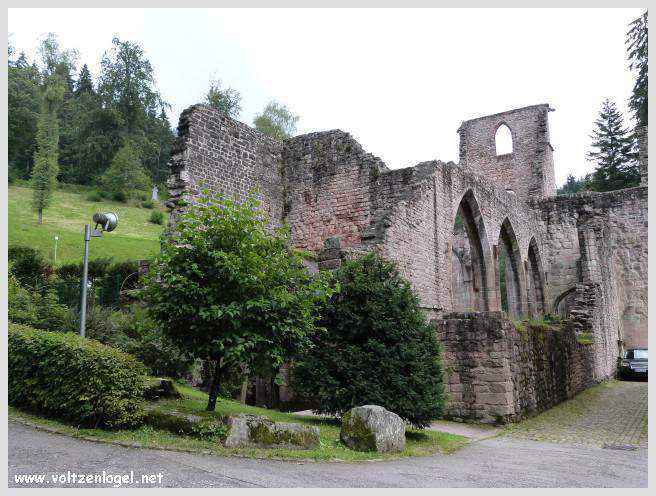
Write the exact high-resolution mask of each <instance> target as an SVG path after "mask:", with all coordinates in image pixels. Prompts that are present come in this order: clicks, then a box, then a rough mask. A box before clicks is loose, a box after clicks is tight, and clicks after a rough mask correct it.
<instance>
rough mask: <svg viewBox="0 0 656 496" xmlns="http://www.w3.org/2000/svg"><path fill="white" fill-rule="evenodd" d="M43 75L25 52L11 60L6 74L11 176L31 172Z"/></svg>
mask: <svg viewBox="0 0 656 496" xmlns="http://www.w3.org/2000/svg"><path fill="white" fill-rule="evenodd" d="M40 86H41V75H40V73H39V70H38V68H37V67H36V66H34V65H30V64H29V63H28V61H27V57H26V56H25V53H23V52H21V53H20V55H19V57H18V59H17V60H16V61H13V60H10V61H9V67H8V78H7V104H8V133H7V134H8V136H7V144H8V165H9V177H10V178H12V177H20V178H23V179H26V178H28V177H29V176H30V173H31V171H32V166H33V163H34V162H33V161H34V151H35V148H36V128H37V120H38V115H39V109H40V106H41V98H40Z"/></svg>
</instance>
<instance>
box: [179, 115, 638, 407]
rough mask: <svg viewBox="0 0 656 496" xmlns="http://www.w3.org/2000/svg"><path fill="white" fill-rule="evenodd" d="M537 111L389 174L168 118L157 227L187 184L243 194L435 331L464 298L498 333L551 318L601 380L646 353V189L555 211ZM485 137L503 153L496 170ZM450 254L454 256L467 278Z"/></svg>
mask: <svg viewBox="0 0 656 496" xmlns="http://www.w3.org/2000/svg"><path fill="white" fill-rule="evenodd" d="M550 110H551V109H549V107H548V106H547V105H536V106H532V107H525V108H523V109H516V110H511V111H509V112H503V113H500V114H495V115H492V116H486V117H481V118H477V119H472V120H470V121H465V122H463V124H462V125H461V127H460V129H459V133H460V163H459V164H455V163H452V162H449V163H444V162H441V161H430V162H424V163H421V164H418V165H416V166H415V167H408V168H404V169H394V170H390V169H389V168H388V167H387V166H386V165H385V164H384V163H383V162H382V161H381V160H380V159H378V158H377V157H375V156H373V155H371V154H369V153H367V152H365V151H364V150H363V149H362V147H361V146H360V145H359V144H358V143H357V142H356V141H355V140H354V139H353V138H352V137H351V136H350V135H349V134H348V133H345V132H343V131H339V130H334V131H327V132H318V133H311V134H307V135H302V136H297V137H294V138H291V139H289V140H285V141H284V142H277V141H275V140H273V139H271V138H269V137H266V136H264V135H262V134H260V133H258V132H257V131H255V130H253V129H251V128H249V127H248V126H246V125H244V124H242V123H239V122H235V121H233V120H232V119H230V118H228V117H227V116H225V115H223V114H221V113H220V112H218V111H216V110H212V109H210V108H208V107H205V106H194V107H191V108H189V109H188V110H186V111H185V112H184V113H183V115H182V116H181V119H180V126H179V138H178V140H177V142H176V145H175V148H174V154H173V157H172V170H173V175H172V177H171V180H170V182H169V185H170V190H171V200H170V202H169V206H170V208H171V209H172V222H175V218H176V215H177V214H178V213H179V212H180V210H181V206H180V203H179V200H180V199H183V198H185V199H191V200H193V198H194V197H195V196H196V195H198V194H199V188H200V185H201V184H205V185H206V186H207V187H209V188H210V190H211V192H212V193H213V194H224V195H230V196H233V197H235V198H237V199H239V198H243V196H244V195H246V194H247V193H248V192H249V191H250V190H252V189H253V188H256V187H257V188H258V189H259V191H260V193H261V195H262V201H263V206H264V208H265V209H266V211H267V212H268V213H269V216H270V218H271V226H272V227H275V226H278V225H282V224H283V223H286V224H288V225H289V226H290V228H291V236H292V242H293V244H294V245H295V246H297V247H299V248H304V249H308V250H310V251H313V252H315V253H317V254H318V256H319V257H318V258H319V267H320V268H332V267H335V266H337V265H339V263H340V260H341V259H343V258H344V257H345V256H351V255H349V254H352V253H353V252H361V251H370V250H372V251H376V252H378V253H380V254H382V255H383V256H385V257H386V258H389V259H391V260H394V261H396V262H397V265H398V267H399V270H400V272H401V273H402V275H404V276H405V277H406V278H407V279H408V280H410V282H411V283H412V285H413V288H414V289H415V291H416V292H417V293H418V295H419V297H420V300H421V305H422V307H423V308H424V310H425V311H426V312H427V314H428V315H429V316H430V317H431V318H434V319H437V320H439V319H442V318H443V317H444V316H445V315H447V314H449V313H451V312H453V311H455V310H457V311H463V310H465V309H464V308H463V299H464V300H466V302H467V303H466V305H469V306H471V308H469V309H466V310H467V311H471V312H499V311H500V310H501V309H502V308H503V307H504V305H505V310H506V312H507V315H508V317H510V318H512V319H513V320H520V319H524V318H527V317H534V318H540V317H541V316H543V315H545V314H560V315H561V316H563V317H565V318H567V319H568V324H567V325H568V326H569V327H568V328H569V329H570V332H571V333H574V334H576V335H577V336H589V339H590V340H591V344H590V347H588V348H586V350H588V351H589V350H592V351H591V352H589V353H588V352H587V351H586V353H587V354H585V357H586V358H585V360H586V364H589V365H590V367H589V368H586V369H585V370H588V371H589V373H590V374H591V376H590V377H591V380H595V381H596V380H602V379H604V378H607V377H610V376H612V375H613V373H614V371H615V367H616V357H617V355H618V352H619V350H620V348H621V347H622V346H624V347H631V346H637V345H646V344H647V187H646V186H641V187H638V188H633V189H629V190H622V191H616V192H611V193H586V194H579V195H574V196H555V191H554V190H555V186H554V171H553V160H552V155H551V152H552V146H551V143H550V141H549V126H548V119H547V117H548V112H549V111H550ZM500 125H507V126H508V127H509V128H510V130H511V133H512V137H513V151H512V153H510V154H504V155H499V156H497V155H496V149H495V141H494V138H495V133H496V130H497V129H498V128H499V126H500ZM643 141H645V142H646V134H645V135H644V136H643ZM645 144H646V143H645ZM641 156H642V157H644V160H646V153H642V154H641ZM643 170H644V171H646V165H643ZM645 181H646V178H645ZM456 216H460V218H461V219H462V226H461V228H460V231H458V232H456V231H454V223H455V220H456ZM463 235H466V239H467V241H464V239H463ZM454 247H455V248H457V249H459V250H461V251H462V250H464V251H465V252H467V257H466V258H467V260H468V261H467V262H466V266H462V263H461V262H460V261H458V260H456V259H455V258H454V256H453V253H454ZM502 260H503V264H505V267H504V268H502V267H501V266H502V263H501V262H502ZM456 262H457V263H456ZM465 274H468V275H467V276H466V277H465ZM502 281H503V284H502ZM504 288H505V290H504ZM465 296H466V297H465ZM463 325H464V324H463ZM504 339H505V338H504ZM508 339H510V338H508ZM521 356H524V357H526V356H528V355H526V353H524V355H521ZM580 356H581V357H583V355H580ZM581 359H583V358H581ZM586 366H587V365H586ZM577 367H578V365H577ZM572 370H573V369H572ZM536 380H537V379H536ZM578 383H580V384H587V383H588V382H587V379H586V380H581V381H579V382H577V384H578ZM570 390H578V389H577V387H571V388H570ZM545 401H546V400H545ZM549 401H550V400H549ZM547 403H548V401H547Z"/></svg>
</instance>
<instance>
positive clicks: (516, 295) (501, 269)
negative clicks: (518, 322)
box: [496, 217, 526, 317]
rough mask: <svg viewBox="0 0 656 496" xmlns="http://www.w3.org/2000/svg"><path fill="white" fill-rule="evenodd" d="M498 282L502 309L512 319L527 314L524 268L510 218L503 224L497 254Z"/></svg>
mask: <svg viewBox="0 0 656 496" xmlns="http://www.w3.org/2000/svg"><path fill="white" fill-rule="evenodd" d="M496 255H497V256H496V259H497V263H496V268H497V278H496V280H497V282H498V287H499V301H500V302H501V309H502V310H505V311H506V312H507V313H508V315H509V316H510V317H521V316H523V315H524V313H525V308H526V303H525V301H524V295H525V294H526V291H525V288H524V286H525V285H524V280H525V279H524V268H523V266H522V263H521V260H522V259H521V253H520V250H519V243H518V241H517V236H515V230H514V229H513V227H512V224H511V223H510V220H509V219H508V217H506V218H505V219H504V221H503V222H502V223H501V229H500V230H499V243H498V245H497V253H496Z"/></svg>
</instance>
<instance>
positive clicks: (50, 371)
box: [8, 324, 146, 428]
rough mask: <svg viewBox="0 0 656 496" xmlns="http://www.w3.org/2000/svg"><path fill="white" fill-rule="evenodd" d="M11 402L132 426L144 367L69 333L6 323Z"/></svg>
mask: <svg viewBox="0 0 656 496" xmlns="http://www.w3.org/2000/svg"><path fill="white" fill-rule="evenodd" d="M8 357H9V361H8V369H9V374H8V386H9V387H8V393H9V394H8V396H9V404H11V405H14V406H17V407H21V408H25V409H28V410H30V411H33V412H36V413H39V414H44V415H47V416H52V417H57V418H60V419H62V420H65V421H68V422H73V423H75V424H78V425H83V426H90V427H103V428H119V427H134V426H136V425H139V424H140V423H141V422H142V420H143V417H144V412H143V408H142V395H143V391H144V387H145V374H146V369H145V367H144V366H143V365H142V364H141V363H140V362H139V361H137V359H136V358H134V357H133V356H131V355H128V354H127V353H123V352H122V351H120V350H117V349H115V348H111V347H109V346H105V345H103V344H101V343H99V342H97V341H93V340H90V339H86V338H83V337H81V336H78V335H77V334H73V333H58V332H49V331H40V330H36V329H33V328H31V327H27V326H21V325H16V324H9V335H8Z"/></svg>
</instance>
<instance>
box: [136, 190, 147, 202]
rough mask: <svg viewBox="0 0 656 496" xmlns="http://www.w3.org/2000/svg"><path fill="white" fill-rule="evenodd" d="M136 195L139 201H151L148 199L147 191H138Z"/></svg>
mask: <svg viewBox="0 0 656 496" xmlns="http://www.w3.org/2000/svg"><path fill="white" fill-rule="evenodd" d="M136 197H137V199H138V200H139V201H142V202H145V201H149V200H148V193H146V192H145V191H137V193H136Z"/></svg>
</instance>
